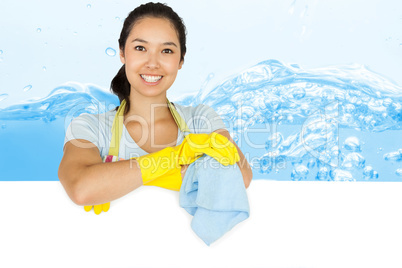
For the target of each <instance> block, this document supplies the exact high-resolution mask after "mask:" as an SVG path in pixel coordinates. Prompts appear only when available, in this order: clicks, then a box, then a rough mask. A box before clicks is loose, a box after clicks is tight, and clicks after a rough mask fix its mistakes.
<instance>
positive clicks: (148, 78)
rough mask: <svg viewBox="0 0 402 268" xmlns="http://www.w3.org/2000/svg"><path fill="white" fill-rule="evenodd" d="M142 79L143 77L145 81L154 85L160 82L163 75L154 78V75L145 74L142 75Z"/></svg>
mask: <svg viewBox="0 0 402 268" xmlns="http://www.w3.org/2000/svg"><path fill="white" fill-rule="evenodd" d="M141 77H142V78H143V79H144V80H145V81H147V82H149V83H154V82H156V81H158V80H160V79H161V78H162V76H161V75H158V76H152V75H144V74H142V75H141Z"/></svg>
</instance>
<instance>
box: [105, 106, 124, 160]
mask: <svg viewBox="0 0 402 268" xmlns="http://www.w3.org/2000/svg"><path fill="white" fill-rule="evenodd" d="M125 109H126V100H123V101H122V102H121V104H120V107H119V109H118V110H117V112H116V115H115V117H114V119H113V125H112V139H111V140H110V146H109V155H114V156H117V157H118V156H119V147H120V139H121V134H122V133H123V120H124V111H125Z"/></svg>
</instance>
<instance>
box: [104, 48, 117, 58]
mask: <svg viewBox="0 0 402 268" xmlns="http://www.w3.org/2000/svg"><path fill="white" fill-rule="evenodd" d="M105 53H106V55H108V56H110V57H114V56H116V50H114V49H113V48H111V47H108V48H107V49H106V50H105Z"/></svg>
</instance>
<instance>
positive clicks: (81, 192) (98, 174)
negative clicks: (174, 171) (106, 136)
mask: <svg viewBox="0 0 402 268" xmlns="http://www.w3.org/2000/svg"><path fill="white" fill-rule="evenodd" d="M77 142H79V143H82V144H85V145H86V146H85V148H83V147H84V146H76V145H75V144H77ZM88 145H89V146H88ZM58 174H59V179H60V182H61V184H62V185H63V187H64V189H65V190H66V192H67V194H68V196H69V197H70V198H71V200H72V201H73V202H74V203H76V204H77V205H94V204H102V203H107V202H110V201H111V200H115V199H117V198H119V197H122V196H124V195H126V194H128V193H129V192H131V191H133V190H134V189H136V188H138V187H140V186H141V185H142V177H141V169H140V168H139V166H138V163H137V161H136V160H134V159H131V160H124V161H118V162H110V163H103V162H102V159H101V157H100V154H99V149H98V148H97V147H96V146H95V145H94V144H93V143H91V142H88V141H86V140H71V141H69V142H67V143H66V145H65V147H64V155H63V158H62V160H61V163H60V166H59V171H58Z"/></svg>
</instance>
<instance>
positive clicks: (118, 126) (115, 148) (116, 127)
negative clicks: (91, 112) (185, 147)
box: [109, 98, 190, 157]
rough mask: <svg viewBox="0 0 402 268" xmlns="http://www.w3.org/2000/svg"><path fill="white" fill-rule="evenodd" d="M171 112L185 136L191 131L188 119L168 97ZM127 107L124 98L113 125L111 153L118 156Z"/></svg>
mask: <svg viewBox="0 0 402 268" xmlns="http://www.w3.org/2000/svg"><path fill="white" fill-rule="evenodd" d="M166 101H167V104H168V107H169V110H170V113H171V114H172V116H173V118H174V121H175V122H176V124H177V126H178V127H179V129H180V131H181V132H183V135H184V136H185V135H186V134H187V133H190V129H189V128H188V126H187V124H186V121H184V119H183V118H182V117H181V116H180V114H179V112H178V111H177V110H176V108H175V107H174V106H173V104H172V103H171V102H170V101H169V100H168V99H167V98H166ZM125 109H126V100H123V101H122V102H121V104H120V107H119V109H118V110H117V112H116V115H115V117H114V119H113V125H112V139H111V141H110V146H109V155H114V156H116V157H118V156H119V148H120V139H121V135H122V133H123V120H124V111H125Z"/></svg>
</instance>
